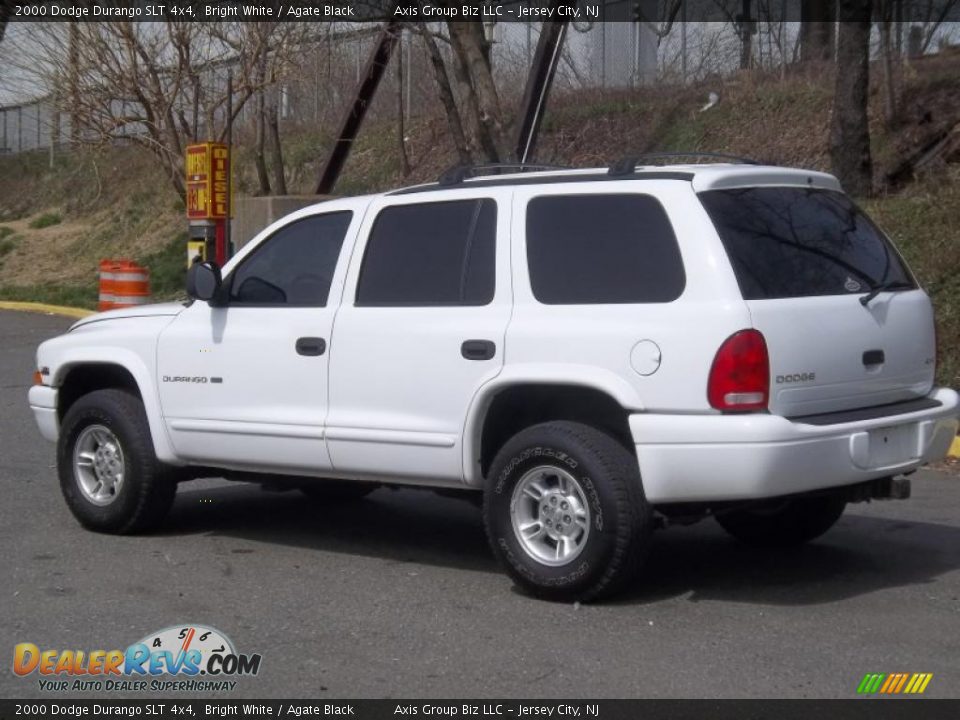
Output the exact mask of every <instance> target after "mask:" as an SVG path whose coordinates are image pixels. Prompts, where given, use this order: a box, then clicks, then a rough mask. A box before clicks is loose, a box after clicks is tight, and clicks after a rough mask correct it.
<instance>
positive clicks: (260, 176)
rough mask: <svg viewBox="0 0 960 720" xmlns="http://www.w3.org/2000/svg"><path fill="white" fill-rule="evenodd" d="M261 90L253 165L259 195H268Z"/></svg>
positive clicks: (264, 116) (264, 107) (265, 128)
mask: <svg viewBox="0 0 960 720" xmlns="http://www.w3.org/2000/svg"><path fill="white" fill-rule="evenodd" d="M263 93H264V91H263V88H260V89H259V90H258V91H257V114H256V123H257V128H256V130H257V144H256V149H255V150H254V156H253V164H254V166H255V167H256V168H257V181H258V182H259V183H260V191H259V193H258V194H259V195H269V194H270V192H271V191H270V176H269V175H268V174H267V159H266V156H265V148H266V144H267V127H266V126H267V121H266V120H267V119H266V114H267V111H266V106H265V101H264V97H263Z"/></svg>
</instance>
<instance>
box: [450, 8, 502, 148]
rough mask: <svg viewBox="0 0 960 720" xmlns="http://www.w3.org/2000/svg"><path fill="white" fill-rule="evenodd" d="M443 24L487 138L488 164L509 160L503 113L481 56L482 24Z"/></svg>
mask: <svg viewBox="0 0 960 720" xmlns="http://www.w3.org/2000/svg"><path fill="white" fill-rule="evenodd" d="M447 25H448V27H449V28H450V41H451V43H452V44H453V48H454V51H455V52H456V54H457V56H458V57H459V60H460V63H461V64H462V65H463V67H464V69H465V71H466V73H467V76H468V78H469V82H470V86H471V87H472V88H473V91H474V93H475V95H476V99H477V110H478V112H479V115H478V118H477V119H478V120H479V123H480V127H481V128H482V129H483V131H484V132H483V134H485V135H486V136H487V138H488V142H487V143H486V145H487V146H488V147H487V154H488V156H490V161H491V162H500V161H505V160H509V159H510V158H511V155H512V153H511V151H510V143H509V141H508V139H507V133H506V128H505V127H504V123H503V114H502V113H501V111H500V96H499V94H498V93H497V87H496V85H495V84H494V82H493V73H491V71H490V62H489V61H488V60H487V56H486V54H485V46H486V42H487V41H486V38H484V36H483V25H482V24H481V23H477V22H449V23H447ZM483 134H482V135H481V139H482V138H483ZM490 146H492V148H491V147H490ZM491 149H492V153H491V152H490V150H491Z"/></svg>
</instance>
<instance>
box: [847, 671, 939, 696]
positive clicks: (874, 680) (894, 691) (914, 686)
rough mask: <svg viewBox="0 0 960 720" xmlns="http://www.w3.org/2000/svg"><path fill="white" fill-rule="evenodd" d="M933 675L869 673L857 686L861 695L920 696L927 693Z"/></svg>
mask: <svg viewBox="0 0 960 720" xmlns="http://www.w3.org/2000/svg"><path fill="white" fill-rule="evenodd" d="M932 679H933V673H890V674H886V673H867V674H866V675H864V676H863V680H861V681H860V684H859V685H858V686H857V693H858V694H860V695H873V694H874V693H880V694H881V695H899V694H900V693H903V694H904V695H920V694H922V693H923V692H925V691H926V689H927V685H929V684H930V681H931V680H932Z"/></svg>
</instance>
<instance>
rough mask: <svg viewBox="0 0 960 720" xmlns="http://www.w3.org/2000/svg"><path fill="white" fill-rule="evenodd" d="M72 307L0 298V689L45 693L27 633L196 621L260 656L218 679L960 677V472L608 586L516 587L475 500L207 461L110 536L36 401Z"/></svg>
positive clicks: (315, 682)
mask: <svg viewBox="0 0 960 720" xmlns="http://www.w3.org/2000/svg"><path fill="white" fill-rule="evenodd" d="M71 322H72V321H71V320H67V319H64V318H59V317H51V316H44V315H37V314H27V313H11V312H2V311H0V492H2V497H3V500H2V502H0V542H2V552H0V597H2V598H3V600H2V605H0V607H2V612H0V655H3V654H4V653H7V658H8V659H7V661H4V662H2V663H0V664H2V665H3V666H4V670H3V671H2V675H0V697H5V698H26V697H47V698H48V699H50V698H52V697H53V696H51V695H50V694H48V693H43V692H41V691H40V690H39V686H38V683H37V675H36V674H34V675H31V676H28V677H27V678H20V677H17V676H15V675H14V673H13V672H12V670H11V667H12V656H13V648H14V645H15V644H16V643H22V642H32V643H35V644H36V645H38V646H39V647H40V648H58V649H64V648H71V649H84V650H85V651H88V650H92V649H112V648H120V649H123V648H126V647H127V645H129V644H130V643H133V642H135V641H136V640H139V639H140V638H142V637H144V636H146V635H147V634H148V633H151V632H152V631H157V630H160V629H161V628H165V627H168V626H172V625H180V624H186V623H203V624H206V625H210V626H212V627H215V628H218V629H219V630H221V631H223V632H224V633H225V634H227V635H228V636H229V637H230V638H231V639H232V640H233V642H234V644H235V646H236V648H237V650H238V651H240V652H244V653H260V654H261V655H262V658H263V660H262V666H261V670H260V673H259V675H257V676H256V677H247V678H243V679H242V680H241V681H239V683H238V685H237V688H236V689H235V690H234V691H233V692H232V693H229V695H227V696H224V695H220V697H236V698H239V697H257V696H259V697H276V698H280V697H312V698H319V699H322V698H325V697H327V698H361V697H393V698H403V697H411V698H415V697H430V698H458V697H468V696H469V697H477V698H479V697H518V698H522V697H531V698H533V697H536V698H550V699H555V700H563V699H568V698H610V697H626V698H632V697H699V698H713V697H804V698H850V697H855V696H856V688H857V685H858V684H859V682H860V680H861V679H862V678H863V676H864V674H865V673H867V672H878V673H892V672H929V673H933V675H934V677H933V679H932V681H931V682H930V684H929V686H928V688H927V690H926V696H928V697H960V661H958V658H960V475H958V474H957V473H956V471H953V472H951V471H949V470H946V469H939V470H926V471H923V472H920V473H918V474H916V475H915V476H914V484H913V495H914V496H913V497H912V498H911V499H910V500H908V501H890V502H874V503H870V504H860V505H855V506H851V507H850V508H848V511H847V514H846V515H845V516H844V517H843V518H842V519H841V521H840V523H839V524H838V525H837V527H836V528H834V529H833V530H832V531H831V532H829V533H828V534H827V535H825V536H824V537H823V538H821V539H820V540H819V541H817V542H814V543H812V544H811V545H809V546H807V547H804V548H801V549H797V550H791V551H770V552H767V551H756V550H750V549H748V548H745V547H743V546H741V545H739V544H737V543H736V542H735V541H733V540H731V539H730V538H728V537H727V536H726V535H725V534H724V533H723V532H722V531H721V530H720V529H719V527H718V526H717V525H715V524H714V523H713V522H703V523H700V524H698V525H695V526H693V527H689V528H671V529H669V530H665V531H662V532H660V533H658V534H657V535H656V538H655V547H654V549H653V553H652V557H651V560H650V562H649V563H648V566H647V568H646V572H645V573H644V575H643V577H642V578H641V580H640V581H639V582H638V583H637V584H636V585H635V586H634V587H633V588H631V589H630V590H629V592H627V593H626V594H624V595H623V596H621V597H619V598H617V599H616V600H615V601H613V602H608V603H605V604H602V605H584V606H578V605H572V604H564V605H558V604H550V603H545V602H540V601H537V600H533V599H530V598H528V597H526V596H524V595H522V594H520V593H519V592H518V591H516V589H515V588H513V587H512V584H511V582H510V581H509V579H508V578H507V577H506V576H505V575H503V574H501V573H500V571H499V570H498V568H497V566H496V563H495V562H494V560H493V557H492V556H491V554H490V552H489V550H488V548H487V545H486V541H485V539H484V535H483V528H482V524H481V521H480V516H479V512H478V511H477V510H476V509H475V508H474V507H473V506H471V505H470V504H468V503H466V502H463V501H461V500H458V499H453V498H443V497H439V496H437V495H435V494H433V493H430V492H424V491H415V490H399V491H394V490H386V489H383V490H378V491H377V492H375V493H373V494H372V495H371V496H370V497H369V498H368V499H366V500H364V501H361V502H359V503H356V504H352V505H348V506H340V507H323V506H319V505H316V504H311V503H310V502H307V501H305V500H304V499H303V498H302V497H301V496H300V495H299V494H297V493H295V492H287V493H268V492H264V491H262V490H260V489H259V488H258V487H254V486H249V485H244V484H234V483H228V482H225V481H222V480H202V481H196V482H194V483H188V484H185V485H181V486H180V489H179V492H178V495H177V500H176V503H175V505H174V507H173V510H172V512H171V514H170V517H169V519H168V522H167V523H166V525H165V526H164V527H163V528H162V529H161V530H160V531H158V532H156V533H154V534H151V535H146V536H140V537H111V536H106V535H97V534H94V533H91V532H87V531H85V530H83V529H82V528H81V527H80V526H79V525H78V524H77V523H76V522H75V521H74V520H73V518H72V516H71V515H70V513H69V512H68V511H67V508H66V506H65V504H64V502H63V501H62V499H61V497H60V492H59V488H58V486H57V480H56V471H55V469H54V448H53V446H52V445H50V444H48V443H46V442H45V441H44V440H42V439H41V437H40V435H39V434H38V432H37V430H36V428H35V427H34V423H33V419H32V416H31V414H30V412H29V409H28V407H27V402H26V393H27V389H28V387H29V384H30V382H31V374H32V372H33V370H34V358H33V355H34V350H35V348H36V346H37V344H38V343H39V342H40V341H42V340H43V339H44V338H47V337H50V336H52V335H55V334H58V333H60V332H62V331H63V330H65V329H66V328H67V327H68V326H69V325H70V323H71ZM74 696H76V694H74ZM134 696H135V697H140V696H142V695H134Z"/></svg>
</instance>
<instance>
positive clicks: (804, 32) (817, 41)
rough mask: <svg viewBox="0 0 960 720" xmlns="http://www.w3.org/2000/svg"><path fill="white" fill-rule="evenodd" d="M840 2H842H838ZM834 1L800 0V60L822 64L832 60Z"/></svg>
mask: <svg viewBox="0 0 960 720" xmlns="http://www.w3.org/2000/svg"><path fill="white" fill-rule="evenodd" d="M840 1H841V2H842V0H840ZM836 19H837V2H836V0H801V2H800V21H801V22H800V60H801V62H823V61H827V60H833V54H834V49H835V48H834V21H835V20H836Z"/></svg>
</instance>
